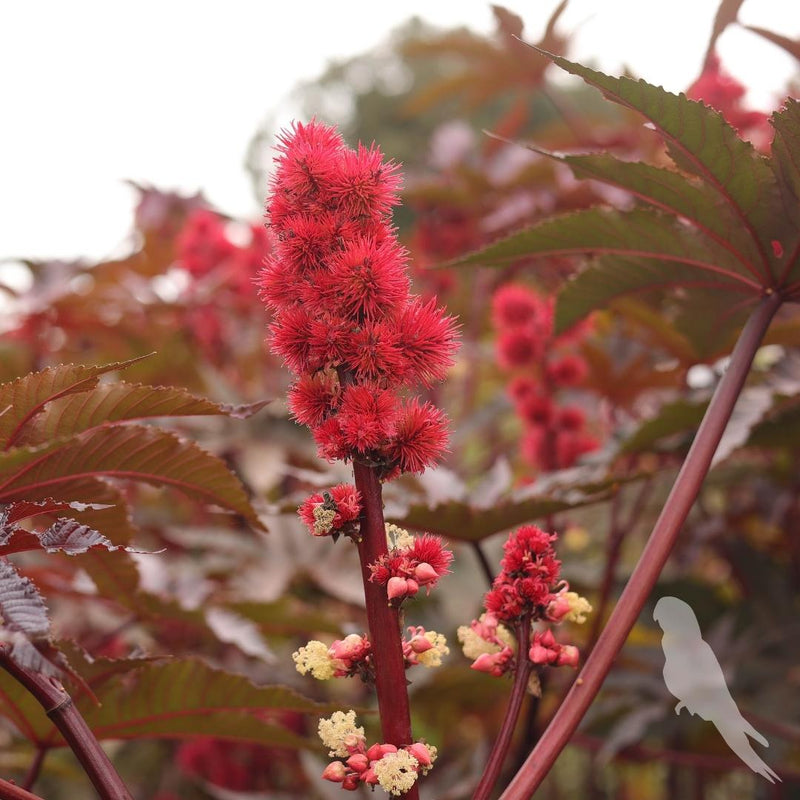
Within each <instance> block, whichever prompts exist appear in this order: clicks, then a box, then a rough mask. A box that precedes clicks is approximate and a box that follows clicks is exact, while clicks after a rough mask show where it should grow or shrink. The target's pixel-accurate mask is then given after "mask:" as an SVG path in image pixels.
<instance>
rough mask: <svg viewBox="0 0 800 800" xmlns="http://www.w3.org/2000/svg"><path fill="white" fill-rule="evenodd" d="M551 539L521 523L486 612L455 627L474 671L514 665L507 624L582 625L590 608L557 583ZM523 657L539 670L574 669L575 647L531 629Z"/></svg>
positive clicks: (503, 670)
mask: <svg viewBox="0 0 800 800" xmlns="http://www.w3.org/2000/svg"><path fill="white" fill-rule="evenodd" d="M555 539H556V536H555V534H549V533H545V532H544V531H543V530H541V529H540V528H537V527H536V526H535V525H523V526H522V527H521V528H519V529H518V530H517V531H515V532H514V533H512V534H511V536H509V538H508V541H507V542H506V543H505V546H504V556H503V560H502V561H501V567H502V570H501V572H500V574H499V575H498V576H497V577H496V578H495V580H494V583H493V585H492V588H491V590H490V591H489V592H488V594H487V595H486V598H485V600H484V604H485V606H486V613H485V614H484V615H483V616H481V617H480V619H478V620H473V621H472V623H471V624H470V625H469V626H461V627H460V628H459V629H458V639H459V641H460V642H461V644H462V648H463V651H464V655H465V656H467V658H471V659H473V664H472V669H475V670H478V671H479V672H486V673H488V674H490V675H494V676H495V677H500V676H501V675H504V674H506V673H508V672H510V671H512V670H513V669H514V668H515V667H516V656H517V654H516V650H517V643H516V641H515V639H514V636H513V635H512V633H511V630H509V627H511V626H517V625H518V624H520V623H523V624H527V625H530V624H532V623H537V622H547V623H552V624H558V623H560V622H565V621H571V622H576V623H582V622H585V620H586V615H587V614H588V613H589V612H591V610H592V607H591V605H589V602H588V601H587V600H586V599H585V598H583V597H581V596H580V595H578V594H577V593H576V592H571V591H569V586H568V585H567V583H566V581H563V580H561V577H560V571H561V562H560V561H559V560H558V559H557V558H556V555H555V551H554V549H553V544H552V543H553V541H554V540H555ZM503 623H507V625H508V626H509V627H506V625H504V624H503ZM527 657H528V659H529V660H530V661H531V662H532V663H534V664H537V665H540V666H562V665H567V666H571V667H575V666H577V664H578V649H577V648H576V647H574V646H573V645H562V644H560V643H559V642H557V641H556V639H555V637H554V636H553V633H552V631H551V630H550V629H549V628H548V629H546V630H544V631H539V630H535V631H533V632H532V634H531V636H530V645H529V649H528V653H527Z"/></svg>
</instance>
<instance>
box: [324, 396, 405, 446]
mask: <svg viewBox="0 0 800 800" xmlns="http://www.w3.org/2000/svg"><path fill="white" fill-rule="evenodd" d="M398 404H399V401H398V400H397V398H396V397H395V396H394V394H393V393H392V392H390V391H389V390H388V389H381V388H380V387H378V386H375V385H370V384H363V385H352V386H348V387H347V388H346V389H345V390H344V392H343V393H342V400H341V403H340V405H339V413H338V417H337V419H338V421H339V425H340V426H341V431H342V437H343V440H344V444H345V446H346V447H348V448H350V449H352V450H355V451H356V452H359V453H365V452H367V451H369V450H374V449H376V448H378V447H379V446H380V445H381V444H383V442H385V441H386V440H387V439H388V438H389V437H390V436H392V434H393V433H394V431H395V421H396V420H397V415H398Z"/></svg>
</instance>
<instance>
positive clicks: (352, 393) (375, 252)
mask: <svg viewBox="0 0 800 800" xmlns="http://www.w3.org/2000/svg"><path fill="white" fill-rule="evenodd" d="M278 150H279V155H278V157H277V158H276V170H275V174H274V177H273V179H272V192H271V196H270V198H269V201H268V204H267V216H268V219H269V225H270V229H271V231H272V233H273V235H274V238H275V247H274V250H273V252H272V254H271V255H270V256H268V258H267V261H266V266H265V268H264V269H263V271H262V272H261V274H260V277H259V285H260V292H261V297H262V299H263V300H264V301H265V302H266V304H267V305H268V306H269V307H270V308H271V309H272V311H273V315H274V317H273V323H272V326H271V328H270V334H271V344H272V349H273V351H274V352H275V353H277V354H279V355H280V356H281V357H282V358H283V359H284V361H285V363H286V365H287V366H288V367H289V369H291V370H292V372H294V373H295V375H296V376H297V380H296V382H295V384H294V386H293V387H292V389H291V390H290V393H289V406H290V409H291V411H292V413H293V415H294V417H295V419H296V420H297V421H298V422H300V423H301V424H305V425H308V426H309V427H310V428H311V430H312V433H313V435H314V438H315V440H316V442H317V447H318V450H319V454H320V456H321V457H323V458H326V459H328V460H331V461H333V460H337V459H341V460H348V459H359V460H360V461H362V462H364V463H369V464H370V465H373V466H377V467H379V468H380V469H381V473H382V476H383V477H394V476H395V475H397V474H399V473H401V472H415V473H419V472H422V471H424V470H425V468H426V467H428V466H430V465H432V464H433V463H435V461H436V460H437V458H438V457H439V455H440V454H441V452H442V451H443V450H444V448H445V446H446V443H447V422H446V418H445V416H444V414H443V413H442V412H441V411H440V410H439V409H437V408H436V407H435V406H433V405H432V404H430V403H427V402H421V401H419V400H418V399H416V398H413V397H412V398H406V397H404V396H403V395H401V392H406V391H407V390H408V388H409V387H413V386H415V385H417V384H423V385H425V386H430V385H431V384H432V383H434V382H436V381H439V380H441V379H442V378H443V377H444V375H445V373H446V371H447V369H448V367H449V366H450V364H451V363H452V356H453V353H454V350H455V347H456V345H455V325H454V322H453V320H452V319H451V318H450V317H448V316H446V315H445V313H444V312H443V310H442V309H440V308H438V307H437V306H436V303H435V300H431V301H429V302H423V301H422V300H421V299H420V298H418V297H415V296H413V295H412V294H410V291H409V280H408V273H407V265H406V252H405V251H404V250H403V248H402V247H401V246H400V245H399V243H398V242H397V238H396V235H395V231H394V229H393V228H392V226H391V222H390V211H391V208H392V206H393V205H395V204H396V203H397V202H398V199H397V190H398V187H399V184H400V176H399V174H398V169H397V166H396V165H395V164H393V163H391V162H389V163H387V162H385V161H384V160H383V156H382V154H381V152H380V150H379V149H378V148H377V147H375V146H374V145H373V146H372V147H369V148H367V147H364V146H363V145H359V147H358V149H357V150H352V149H350V148H348V147H347V146H346V145H345V144H344V142H343V141H342V138H341V136H340V135H339V134H338V133H337V131H336V130H335V129H334V128H332V127H328V126H325V125H322V124H320V123H318V122H313V121H312V122H310V123H309V124H307V125H303V124H299V123H298V124H296V125H295V126H294V127H293V128H292V129H291V130H290V131H288V132H284V133H283V134H282V136H281V137H280V145H279V147H278Z"/></svg>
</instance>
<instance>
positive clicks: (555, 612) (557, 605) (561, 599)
mask: <svg viewBox="0 0 800 800" xmlns="http://www.w3.org/2000/svg"><path fill="white" fill-rule="evenodd" d="M570 608H571V606H570V604H569V600H567V598H566V597H565V596H564V595H563V594H557V595H556V596H555V599H554V600H553V601H552V602H551V603H550V605H549V606H547V618H548V619H550V620H552V621H553V622H560V621H561V620H562V619H564V617H565V616H566V615H567V614H569V612H570Z"/></svg>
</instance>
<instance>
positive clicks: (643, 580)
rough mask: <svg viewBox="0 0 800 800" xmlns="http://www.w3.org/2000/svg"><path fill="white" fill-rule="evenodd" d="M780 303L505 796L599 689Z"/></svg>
mask: <svg viewBox="0 0 800 800" xmlns="http://www.w3.org/2000/svg"><path fill="white" fill-rule="evenodd" d="M780 304H781V297H780V296H779V295H778V294H769V295H767V296H766V297H764V298H763V300H762V301H761V302H760V303H759V305H758V306H757V307H756V309H755V311H754V312H753V314H752V315H751V316H750V319H749V320H748V322H747V325H745V328H744V330H743V331H742V334H741V336H740V337H739V340H738V341H737V343H736V347H735V348H734V350H733V353H732V354H731V359H730V363H729V364H728V368H727V370H726V372H725V375H724V376H723V377H722V380H721V381H720V382H719V385H718V386H717V389H716V391H715V392H714V396H713V397H712V398H711V403H710V404H709V406H708V409H707V411H706V413H705V416H704V417H703V421H702V423H701V424H700V428H699V430H698V431H697V435H696V436H695V439H694V442H693V443H692V447H691V449H690V450H689V453H688V455H687V456H686V461H684V463H683V466H682V467H681V470H680V472H679V473H678V477H677V478H676V480H675V485H674V486H673V487H672V491H671V492H670V494H669V497H668V498H667V501H666V503H665V505H664V508H663V509H662V511H661V514H660V515H659V517H658V520H657V521H656V524H655V527H654V528H653V533H652V534H651V536H650V539H649V540H648V542H647V545H646V546H645V549H644V551H643V553H642V555H641V557H640V558H639V563H638V564H637V565H636V568H635V569H634V571H633V573H632V575H631V577H630V580H629V581H628V585H627V586H626V587H625V590H624V591H623V592H622V594H621V595H620V598H619V601H618V602H617V604H616V607H615V608H614V612H613V613H612V615H611V617H610V619H609V621H608V624H607V625H606V627H605V630H604V631H603V633H602V634H601V635H600V638H599V639H598V640H597V644H596V646H595V648H594V650H593V651H592V653H591V655H590V656H589V658H588V659H587V661H586V664H585V666H584V667H583V670H582V671H581V674H580V676H579V677H578V679H577V680H576V681H575V683H574V684H573V685H572V689H570V691H569V694H567V696H566V698H565V700H564V702H563V704H562V705H561V707H560V708H559V709H558V711H557V712H556V714H555V716H554V717H553V719H552V721H551V722H550V725H548V727H547V730H546V731H545V732H544V734H543V735H542V737H541V739H540V740H539V742H538V744H537V745H536V747H534V749H533V751H532V752H531V754H530V755H529V756H528V758H527V760H526V761H525V763H524V764H523V765H522V767H521V769H520V770H519V772H518V773H517V774H516V776H515V777H514V779H513V780H512V781H511V783H510V784H509V786H508V788H507V789H506V790H505V792H503V794H502V795H501V798H500V800H528V798H530V797H531V795H532V794H533V792H534V791H535V790H536V789H537V787H538V786H539V784H540V783H541V782H542V780H543V779H544V777H545V776H546V775H547V773H548V772H549V770H550V768H551V767H552V766H553V763H554V762H555V760H556V758H557V757H558V755H559V753H560V752H561V751H562V750H563V749H564V747H565V746H566V744H567V742H569V740H570V737H571V736H572V734H573V733H574V732H575V730H576V728H577V727H578V724H579V723H580V721H581V719H582V718H583V715H584V714H585V713H586V710H587V709H588V708H589V706H590V705H591V702H592V700H593V699H594V697H595V696H596V695H597V693H598V691H599V690H600V686H601V685H602V683H603V681H604V680H605V677H606V675H607V674H608V672H609V670H610V669H611V665H612V663H613V661H614V659H615V658H616V656H617V654H618V653H619V651H620V650H621V649H622V646H623V644H625V640H626V639H627V637H628V634H629V633H630V631H631V628H633V626H634V624H635V622H636V620H637V618H638V616H639V614H640V612H641V610H642V608H643V607H644V604H645V603H646V602H647V598H648V596H649V595H650V592H651V591H652V590H653V587H654V586H655V584H656V581H657V580H658V576H659V574H660V573H661V570H662V569H663V567H664V564H665V563H666V561H667V558H668V557H669V554H670V552H671V551H672V548H673V547H674V545H675V542H676V541H677V538H678V534H679V532H680V529H681V526H682V525H683V523H684V521H685V519H686V517H687V515H688V514H689V510H690V509H691V507H692V505H693V504H694V501H695V499H696V498H697V494H698V492H699V491H700V487H701V485H702V483H703V479H704V478H705V476H706V474H707V473H708V470H709V468H710V466H711V460H712V458H713V456H714V452H715V451H716V449H717V445H718V444H719V440H720V439H721V438H722V434H723V432H724V430H725V427H726V425H727V424H728V420H729V419H730V416H731V412H732V411H733V407H734V406H735V405H736V400H737V398H738V397H739V393H740V392H741V390H742V387H743V386H744V382H745V379H746V378H747V374H748V372H749V371H750V365H751V364H752V362H753V357H754V356H755V354H756V351H757V350H758V347H759V345H760V344H761V340H762V339H763V337H764V334H765V333H766V330H767V328H768V327H769V323H770V321H771V320H772V317H773V316H774V314H775V312H776V311H777V310H778V308H779V306H780Z"/></svg>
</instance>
